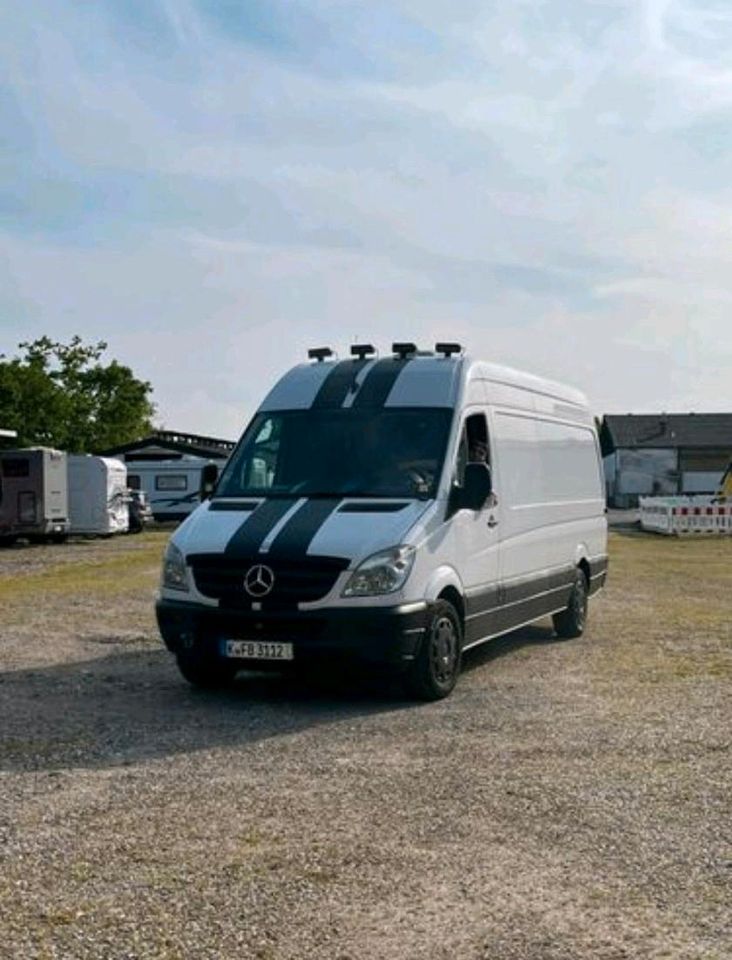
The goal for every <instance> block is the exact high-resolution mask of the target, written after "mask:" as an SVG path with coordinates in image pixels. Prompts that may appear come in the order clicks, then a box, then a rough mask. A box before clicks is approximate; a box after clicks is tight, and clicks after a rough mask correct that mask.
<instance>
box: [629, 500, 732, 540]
mask: <svg viewBox="0 0 732 960" xmlns="http://www.w3.org/2000/svg"><path fill="white" fill-rule="evenodd" d="M640 522H641V527H642V528H643V529H644V530H649V531H652V532H653V533H665V534H668V535H672V536H681V535H683V534H699V533H716V534H728V535H732V503H731V502H729V500H728V501H727V502H722V501H719V500H715V499H714V498H713V497H641V499H640Z"/></svg>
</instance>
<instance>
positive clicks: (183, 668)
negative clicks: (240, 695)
mask: <svg viewBox="0 0 732 960" xmlns="http://www.w3.org/2000/svg"><path fill="white" fill-rule="evenodd" d="M176 661H177V663H178V669H179V670H180V672H181V674H182V675H183V678H184V679H185V680H187V681H188V683H190V684H191V685H192V686H194V687H200V688H201V689H202V690H216V689H219V688H220V687H225V686H227V685H228V684H230V683H231V682H232V680H233V679H234V677H235V676H236V674H237V672H238V670H239V667H238V666H237V664H236V662H235V661H233V660H225V659H224V658H223V657H219V656H206V657H204V656H202V655H201V654H200V653H197V652H195V651H190V652H189V651H186V652H181V653H178V654H176Z"/></svg>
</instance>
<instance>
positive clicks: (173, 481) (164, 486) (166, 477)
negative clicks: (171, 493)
mask: <svg viewBox="0 0 732 960" xmlns="http://www.w3.org/2000/svg"><path fill="white" fill-rule="evenodd" d="M155 489H156V490H187V489H188V478H187V477H186V475H185V474H184V473H159V474H158V475H157V476H156V477H155Z"/></svg>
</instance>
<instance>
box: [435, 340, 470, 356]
mask: <svg viewBox="0 0 732 960" xmlns="http://www.w3.org/2000/svg"><path fill="white" fill-rule="evenodd" d="M462 352H463V348H462V346H461V345H460V344H459V343H436V344H435V353H441V354H442V355H443V357H451V356H452V355H453V353H462Z"/></svg>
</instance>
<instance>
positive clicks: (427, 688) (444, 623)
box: [405, 600, 462, 700]
mask: <svg viewBox="0 0 732 960" xmlns="http://www.w3.org/2000/svg"><path fill="white" fill-rule="evenodd" d="M461 651H462V627H461V624H460V618H459V617H458V615H457V611H456V610H455V608H454V607H453V605H452V604H451V603H448V602H447V600H438V601H437V603H436V604H435V605H434V607H433V608H432V613H431V615H430V620H429V623H428V624H427V628H426V629H425V632H424V638H423V639H422V644H421V646H420V648H419V653H418V654H417V659H416V660H415V661H414V663H413V664H412V667H411V669H410V671H409V673H408V674H407V675H406V678H405V679H406V687H407V690H408V692H409V693H410V694H411V695H412V696H414V697H417V698H418V699H419V700H441V699H442V698H443V697H446V696H447V695H448V694H449V693H450V692H451V691H452V689H453V687H454V686H455V684H456V683H457V678H458V674H459V673H460V661H461V655H462V654H461Z"/></svg>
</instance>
